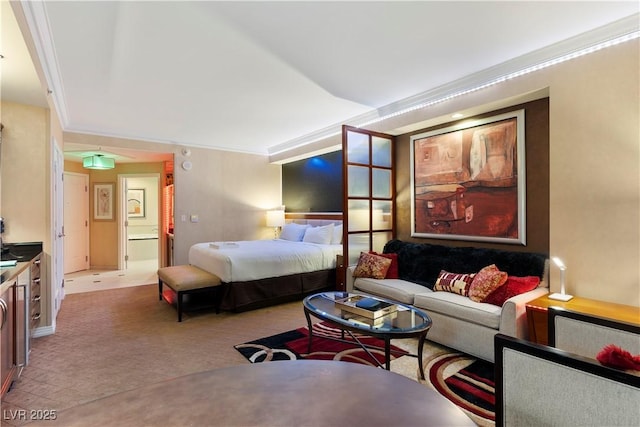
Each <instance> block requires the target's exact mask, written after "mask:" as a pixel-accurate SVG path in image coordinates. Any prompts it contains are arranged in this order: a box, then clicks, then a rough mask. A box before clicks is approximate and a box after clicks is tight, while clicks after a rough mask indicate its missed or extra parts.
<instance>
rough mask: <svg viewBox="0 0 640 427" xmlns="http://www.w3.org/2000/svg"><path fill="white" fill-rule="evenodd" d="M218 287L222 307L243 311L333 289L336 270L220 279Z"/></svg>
mask: <svg viewBox="0 0 640 427" xmlns="http://www.w3.org/2000/svg"><path fill="white" fill-rule="evenodd" d="M221 287H222V288H221V289H220V291H221V293H222V296H221V298H222V300H221V302H220V308H221V309H222V310H226V311H236V312H240V311H247V310H253V309H256V308H261V307H268V306H271V305H276V304H281V303H284V302H290V301H295V300H298V299H301V298H302V297H304V296H306V295H310V294H313V293H316V292H322V291H326V290H332V289H335V287H336V270H335V269H330V270H320V271H313V272H310V273H301V274H292V275H288V276H280V277H270V278H267V279H260V280H251V281H247V282H232V283H224V282H223V283H222V285H221Z"/></svg>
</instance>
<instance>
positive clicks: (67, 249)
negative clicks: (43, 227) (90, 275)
mask: <svg viewBox="0 0 640 427" xmlns="http://www.w3.org/2000/svg"><path fill="white" fill-rule="evenodd" d="M63 216H64V274H69V273H74V272H76V271H81V270H88V269H89V175H87V174H82V173H75V172H65V173H64V214H63Z"/></svg>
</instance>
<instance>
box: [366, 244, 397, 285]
mask: <svg viewBox="0 0 640 427" xmlns="http://www.w3.org/2000/svg"><path fill="white" fill-rule="evenodd" d="M369 253H370V254H374V255H378V256H381V257H385V258H389V259H390V260H391V265H390V266H389V270H387V275H386V276H384V278H385V279H399V278H400V274H399V273H398V254H394V253H390V254H381V253H378V252H375V251H369Z"/></svg>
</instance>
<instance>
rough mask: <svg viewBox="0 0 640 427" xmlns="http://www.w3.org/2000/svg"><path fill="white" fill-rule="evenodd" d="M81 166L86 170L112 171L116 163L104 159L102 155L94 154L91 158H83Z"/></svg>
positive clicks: (110, 159)
mask: <svg viewBox="0 0 640 427" xmlns="http://www.w3.org/2000/svg"><path fill="white" fill-rule="evenodd" d="M82 166H83V167H84V168H86V169H97V170H106V169H113V168H115V167H116V161H115V160H114V159H112V158H111V157H104V156H103V155H102V154H94V155H93V156H89V157H85V158H83V159H82Z"/></svg>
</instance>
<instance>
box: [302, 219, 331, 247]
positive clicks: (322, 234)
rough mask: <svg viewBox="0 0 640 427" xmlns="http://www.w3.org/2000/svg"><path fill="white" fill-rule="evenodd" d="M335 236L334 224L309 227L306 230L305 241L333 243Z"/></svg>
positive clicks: (303, 239) (322, 243)
mask: <svg viewBox="0 0 640 427" xmlns="http://www.w3.org/2000/svg"><path fill="white" fill-rule="evenodd" d="M332 238H333V224H329V225H324V226H322V227H309V228H307V229H306V230H305V232H304V237H303V238H302V241H303V242H307V243H318V244H321V245H329V244H331V239H332Z"/></svg>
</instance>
